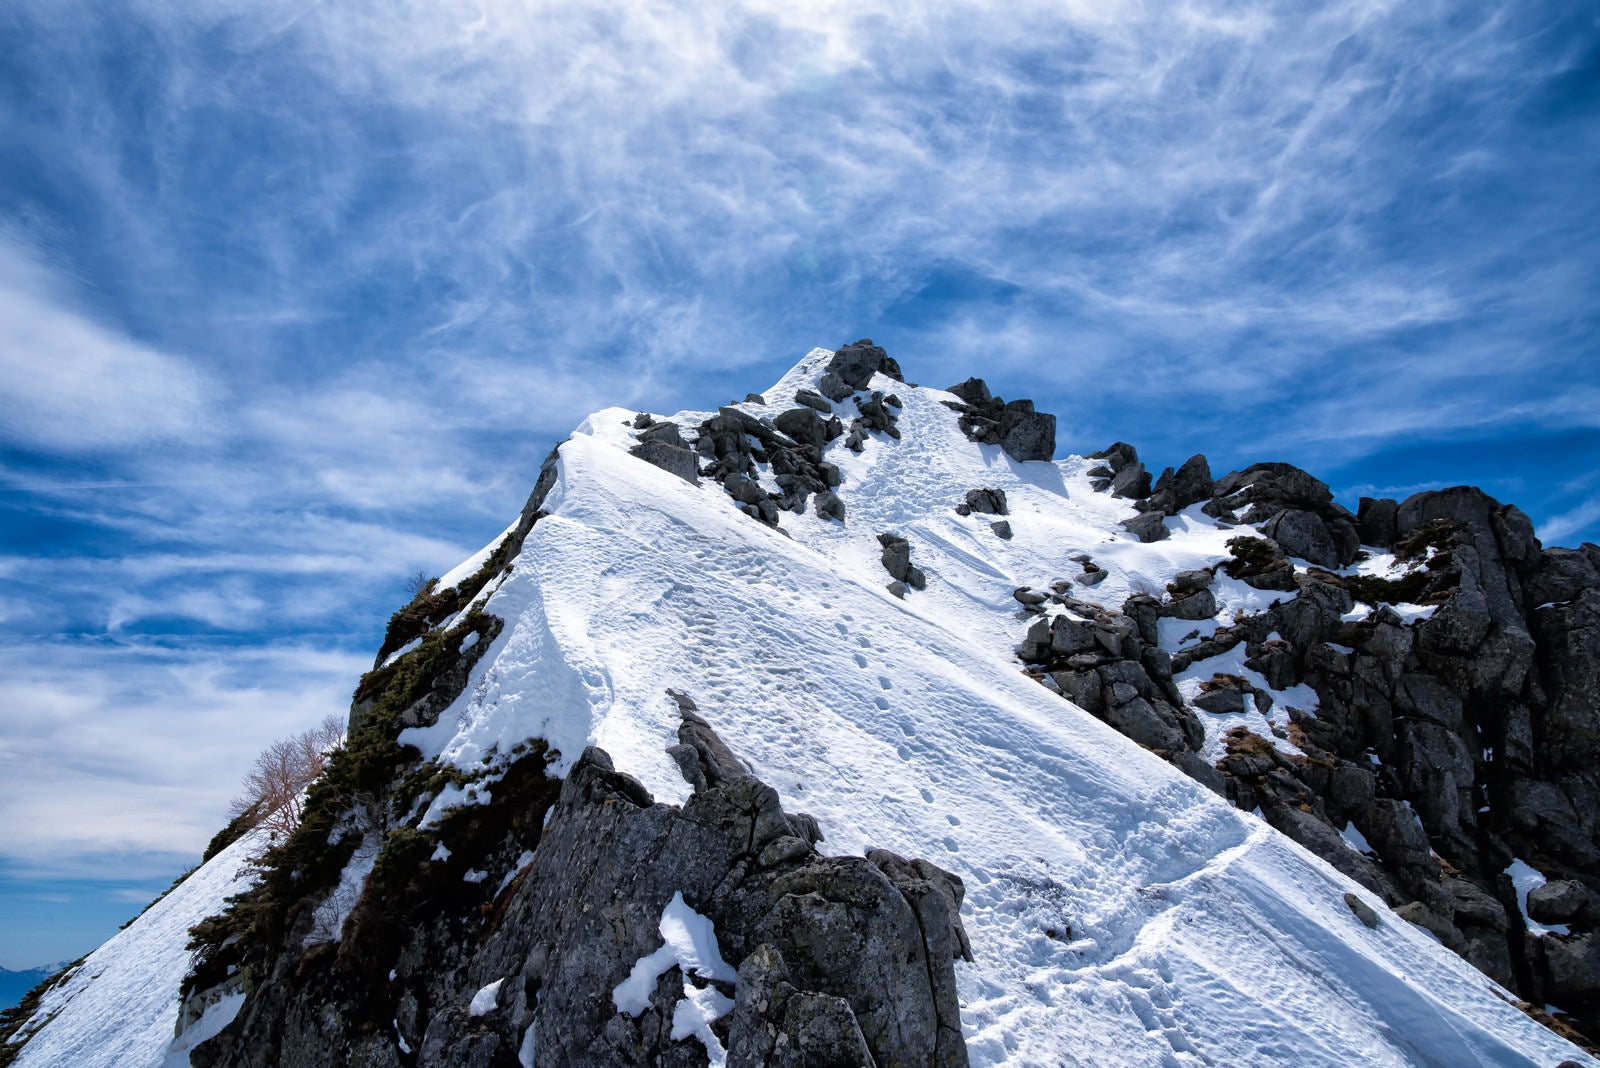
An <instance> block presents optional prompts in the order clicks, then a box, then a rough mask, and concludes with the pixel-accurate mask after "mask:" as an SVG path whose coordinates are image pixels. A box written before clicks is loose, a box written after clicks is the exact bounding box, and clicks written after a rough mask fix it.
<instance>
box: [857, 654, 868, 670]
mask: <svg viewBox="0 0 1600 1068" xmlns="http://www.w3.org/2000/svg"><path fill="white" fill-rule="evenodd" d="M866 666H867V658H866V657H864V656H862V655H861V654H860V653H857V654H856V667H858V668H864V667H866Z"/></svg>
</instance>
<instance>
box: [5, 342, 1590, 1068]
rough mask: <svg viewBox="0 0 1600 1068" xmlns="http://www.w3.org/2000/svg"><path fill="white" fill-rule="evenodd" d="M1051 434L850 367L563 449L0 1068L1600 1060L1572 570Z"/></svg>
mask: <svg viewBox="0 0 1600 1068" xmlns="http://www.w3.org/2000/svg"><path fill="white" fill-rule="evenodd" d="M1055 435H1056V422H1055V418H1054V417H1053V416H1051V415H1048V414H1046V413H1041V412H1037V411H1035V410H1034V407H1033V405H1032V404H1031V403H1029V402H1028V401H1026V400H1012V401H1010V402H1006V401H1004V400H1002V399H1001V398H998V397H995V396H993V395H992V394H991V392H990V390H989V388H988V387H987V385H985V384H984V383H983V382H981V381H979V380H977V379H971V380H968V381H967V382H964V383H962V384H960V385H958V386H956V387H953V388H952V389H950V390H948V391H941V390H936V389H929V388H923V387H918V386H915V385H911V384H909V383H906V382H905V381H903V377H902V374H901V371H900V368H899V367H898V366H897V364H896V363H895V362H894V361H893V360H892V359H890V358H889V357H888V355H887V354H886V353H884V351H883V350H882V349H881V348H878V347H876V346H874V345H873V344H872V343H871V342H870V341H861V342H857V343H855V344H853V345H847V346H845V347H843V348H841V349H839V350H837V351H833V352H830V351H827V350H821V349H818V350H814V351H812V352H811V353H809V354H808V355H807V356H806V357H805V358H804V359H802V360H801V361H800V362H799V363H798V364H797V365H796V366H795V367H794V368H793V369H792V370H791V371H789V373H788V374H786V375H785V376H784V377H783V378H782V379H781V380H780V381H779V382H778V383H777V384H776V385H775V386H773V387H772V388H771V389H768V390H767V391H766V392H765V393H764V394H760V395H756V394H751V395H750V396H748V397H747V398H746V399H745V400H744V401H742V402H738V403H734V404H729V405H727V406H725V407H722V408H719V409H717V410H716V411H698V412H679V413H676V414H674V415H656V414H649V413H638V412H633V411H625V410H622V409H608V410H605V411H601V412H597V413H595V414H594V415H592V416H590V417H589V418H588V419H587V420H585V421H584V423H583V424H582V425H581V426H580V427H578V429H577V430H576V431H575V432H574V433H573V435H572V436H571V437H570V438H569V439H568V440H567V441H565V442H563V443H562V444H561V445H560V446H558V448H557V449H556V450H555V451H554V452H553V453H552V454H551V456H550V458H549V459H548V460H547V461H546V462H545V464H544V466H543V468H542V470H541V471H540V472H539V475H538V479H537V485H536V487H535V489H534V492H533V495H532V497H531V498H530V499H529V501H528V504H527V506H526V507H525V508H524V509H523V511H522V513H521V514H520V515H519V516H518V517H517V519H516V520H515V521H514V522H512V523H511V525H510V526H509V527H508V528H507V530H506V531H505V533H504V534H502V535H501V536H500V537H499V538H497V539H495V541H494V542H492V543H491V544H490V545H488V546H486V547H485V549H484V550H483V551H482V552H480V553H479V554H477V555H476V556H474V557H473V558H472V559H470V560H468V561H465V562H464V563H463V564H461V565H460V566H459V567H457V568H456V569H454V570H453V571H451V572H450V573H448V574H446V575H444V576H442V577H441V578H439V579H438V580H437V581H435V582H434V583H433V584H431V585H430V586H429V587H428V588H426V589H424V590H422V591H421V592H420V593H419V594H418V595H417V598H416V599H415V600H414V601H413V602H412V603H411V604H409V605H407V606H406V607H405V608H403V609H401V610H400V611H399V612H397V613H396V614H395V616H394V617H393V618H392V619H391V621H390V625H389V630H388V634H387V635H386V639H385V642H384V645H383V648H382V649H381V650H380V651H379V653H378V656H377V661H376V663H375V665H374V668H373V670H372V671H371V672H370V673H368V674H367V675H366V676H365V677H364V678H363V679H362V680H361V683H360V685H359V687H358V688H357V690H356V694H355V698H354V701H353V704H352V709H351V714H350V724H349V733H348V737H347V740H346V743H345V745H344V747H343V748H342V749H340V750H338V751H336V752H335V753H334V754H333V755H332V757H331V758H330V760H329V766H328V770H327V772H326V773H325V775H324V776H323V778H322V779H320V780H319V781H318V782H317V783H316V784H314V785H313V786H312V788H311V790H310V792H309V795H308V797H307V799H306V803H305V808H304V817H303V821H302V822H301V824H300V827H299V829H298V830H297V831H295V832H294V833H293V834H292V835H291V836H289V837H288V838H286V839H283V840H279V841H277V842H268V841H267V840H266V838H265V836H264V834H263V832H261V831H256V832H252V833H250V834H246V835H245V836H244V837H243V838H241V839H240V840H238V841H236V842H233V843H232V844H231V845H230V844H227V843H226V841H219V842H217V843H215V846H216V849H217V852H216V853H215V855H214V856H213V857H211V859H209V861H208V862H207V864H206V865H205V866H203V867H202V868H201V869H200V870H199V871H198V872H197V873H196V874H195V875H194V876H192V877H191V878H190V879H189V880H188V881H187V882H185V883H184V884H183V885H181V886H179V887H178V888H177V889H176V890H174V891H173V892H172V894H171V895H169V896H168V898H167V899H165V900H164V901H163V902H162V903H161V904H160V905H159V906H157V907H156V908H153V909H151V910H150V912H149V913H147V914H146V916H145V917H144V918H141V920H140V921H138V922H137V923H135V924H133V925H132V926H131V927H130V928H129V929H128V930H127V931H125V932H124V933H123V934H122V935H119V936H118V937H117V938H115V939H113V940H112V941H111V942H109V943H107V945H106V946H105V947H103V948H102V949H101V950H99V951H97V952H96V953H95V954H93V955H91V956H90V957H89V958H88V959H87V960H86V961H85V962H83V963H82V964H81V965H80V966H78V967H76V968H75V969H70V970H69V971H68V972H67V973H65V974H64V975H63V976H61V977H58V978H57V979H56V980H55V981H54V984H53V985H51V986H50V987H49V988H47V989H45V990H43V991H40V992H38V994H37V996H36V997H35V998H34V999H33V1000H34V1005H33V1007H32V1008H31V1009H30V1010H29V1011H28V1012H26V1013H23V1014H20V1015H19V1016H18V1017H15V1018H13V1021H12V1034H11V1036H10V1039H9V1041H10V1043H11V1044H10V1045H9V1046H8V1047H7V1049H8V1051H9V1053H10V1055H12V1056H14V1057H15V1063H16V1064H18V1065H45V1064H61V1063H72V1064H78V1065H92V1064H107V1065H109V1064H113V1063H115V1064H118V1065H158V1064H162V1063H164V1062H165V1063H184V1062H185V1061H187V1063H191V1064H194V1065H199V1066H208V1065H218V1066H220V1065H251V1066H255V1065H261V1066H266V1065H308V1066H309V1065H325V1064H330V1063H339V1064H360V1065H373V1066H378V1065H383V1066H400V1065H413V1064H416V1065H474V1066H477V1065H482V1066H492V1065H519V1064H520V1065H533V1064H539V1065H602V1064H604V1065H624V1064H629V1065H631V1064H636V1065H645V1064H651V1065H655V1064H660V1065H685V1066H688V1065H704V1064H712V1065H724V1064H726V1065H729V1066H748V1065H796V1066H798V1065H833V1064H838V1065H846V1064H848V1065H858V1064H876V1065H880V1066H888V1065H930V1064H938V1065H965V1064H973V1065H999V1064H1010V1065H1019V1066H1020V1065H1057V1064H1086V1065H1107V1064H1129V1065H1146V1064H1148V1065H1157V1064H1171V1065H1181V1064H1215V1063H1226V1064H1251V1065H1261V1064H1284V1065H1288V1064H1293V1065H1348V1064H1350V1063H1352V1062H1355V1061H1360V1062H1363V1063H1368V1064H1372V1065H1410V1064H1440V1065H1443V1064H1448V1065H1470V1064H1496V1065H1499V1064H1533V1065H1547V1066H1555V1065H1557V1064H1558V1063H1562V1062H1565V1061H1568V1060H1570V1061H1572V1062H1574V1063H1583V1064H1595V1063H1597V1062H1595V1061H1594V1060H1592V1059H1590V1058H1589V1057H1587V1055H1586V1054H1585V1053H1584V1052H1583V1051H1582V1050H1580V1049H1579V1048H1578V1047H1577V1046H1575V1045H1574V1044H1573V1043H1572V1042H1570V1041H1569V1040H1568V1037H1571V1038H1576V1039H1579V1040H1580V1041H1582V1040H1583V1034H1584V1033H1587V1034H1588V1035H1590V1036H1594V1035H1597V1034H1600V978H1597V977H1600V966H1597V963H1596V954H1597V952H1600V942H1597V939H1600V935H1596V933H1595V930H1594V928H1595V922H1596V920H1597V919H1600V900H1597V899H1596V897H1595V891H1596V889H1597V888H1600V879H1597V876H1600V867H1597V862H1596V861H1597V854H1596V850H1597V848H1600V836H1597V824H1596V821H1597V818H1600V816H1597V814H1600V796H1597V784H1600V780H1597V778H1596V772H1595V771H1594V769H1595V768H1597V767H1600V712H1597V705H1596V703H1597V701H1600V686H1597V685H1596V683H1597V680H1596V678H1595V675H1594V672H1595V666H1594V665H1595V664H1596V663H1597V662H1600V657H1597V656H1596V652H1597V648H1596V645H1595V642H1596V635H1600V573H1597V570H1596V568H1597V566H1600V550H1597V549H1595V547H1594V546H1585V547H1584V548H1583V549H1582V550H1562V549H1549V550H1545V549H1542V548H1541V547H1540V546H1539V544H1538V542H1537V541H1536V540H1535V539H1534V537H1533V534H1532V529H1531V526H1530V524H1529V523H1528V521H1527V519H1526V518H1525V517H1524V516H1522V514H1521V513H1520V512H1518V511H1517V510H1516V509H1515V508H1509V507H1505V506H1501V505H1499V504H1498V503H1496V502H1494V501H1492V500H1490V499H1489V498H1487V497H1485V496H1484V495H1483V494H1481V493H1479V492H1477V491H1475V490H1469V489H1458V490H1448V491H1442V492H1439V493H1430V494H1421V495H1418V496H1416V497H1413V498H1410V499H1408V500H1407V501H1405V502H1393V501H1363V502H1362V507H1361V508H1360V510H1359V511H1358V512H1357V513H1354V514H1352V513H1350V512H1348V511H1347V510H1345V509H1343V508H1341V507H1340V506H1339V505H1337V504H1335V503H1334V502H1333V499H1332V495H1331V493H1329V491H1328V489H1327V487H1326V486H1324V485H1323V484H1322V483H1320V482H1318V481H1317V480H1316V479H1314V478H1312V477H1311V476H1310V475H1307V474H1306V473H1305V472H1302V471H1299V470H1297V469H1295V468H1292V467H1289V466H1287V465H1283V464H1261V465H1257V466H1254V467H1251V468H1248V469H1246V470H1245V471H1242V472H1235V473H1232V474H1228V475H1226V476H1224V477H1222V478H1220V479H1214V478H1213V477H1212V473H1211V471H1210V469H1209V466H1208V464H1207V463H1206V461H1205V459H1204V457H1200V456H1197V457H1194V458H1191V459H1190V460H1189V461H1188V462H1186V463H1184V464H1182V465H1181V466H1179V467H1177V468H1175V469H1173V468H1169V469H1167V470H1166V471H1164V472H1163V473H1161V474H1160V475H1159V477H1156V478H1152V477H1151V475H1150V474H1149V473H1148V472H1147V471H1146V470H1145V468H1144V467H1143V465H1142V464H1141V462H1140V461H1139V459H1138V456H1137V453H1136V452H1135V450H1133V449H1132V448H1131V447H1130V446H1127V445H1125V444H1120V443H1119V444H1117V445H1114V446H1112V447H1111V448H1109V449H1107V450H1105V451H1104V452H1103V453H1101V454H1099V455H1097V456H1093V457H1077V456H1071V457H1067V458H1065V459H1062V460H1055V459H1053V454H1054V450H1055ZM224 847H225V848H224ZM263 852H264V854H265V855H264V857H262V859H261V860H260V874H259V876H258V877H256V878H255V881H254V882H253V883H251V882H250V881H249V880H250V874H249V870H250V865H249V861H248V860H247V858H248V857H250V856H252V855H260V854H262V853H263ZM229 894H231V895H232V896H231V897H227V900H226V902H225V901H224V897H225V896H227V895H229ZM188 925H194V936H193V937H194V943H193V948H194V950H195V953H194V956H193V958H192V961H191V960H189V959H188V958H185V957H183V956H182V955H181V953H179V952H178V951H179V950H181V949H182V945H181V943H182V940H183V938H184V935H183V933H182V931H183V928H184V927H185V926H188ZM180 961H182V962H184V963H186V964H187V966H188V970H187V973H185V970H184V966H182V964H180V963H179V962H180ZM180 986H181V990H180ZM129 989H138V990H140V991H144V992H147V993H148V996H147V997H145V998H143V1000H139V1001H137V1002H135V1001H132V1000H130V1001H128V1002H127V1003H128V1004H129V1005H130V1006H132V1007H130V1008H128V1009H127V1010H126V1011H125V1012H124V1013H123V1014H122V1016H121V1017H120V1018H119V1017H114V1016H111V1015H109V1014H108V1012H107V1010H106V1009H105V1008H104V1005H105V1004H106V1000H107V999H106V997H105V996H104V995H105V994H106V993H107V992H109V991H119V990H120V991H126V990H129ZM1513 991H1515V992H1513ZM180 996H181V1003H180ZM96 1005H98V1006H101V1007H100V1008H95V1007H94V1006H96ZM1524 1010H1526V1011H1524ZM1535 1016H1537V1017H1538V1019H1535V1018H1534V1017H1535ZM174 1031H176V1037H174ZM1558 1032H1560V1033H1558ZM1563 1034H1565V1035H1566V1036H1568V1037H1563ZM101 1050H112V1051H114V1053H113V1054H103V1053H101V1052H98V1051H101ZM108 1056H110V1057H111V1059H107V1057H108ZM169 1058H170V1060H169Z"/></svg>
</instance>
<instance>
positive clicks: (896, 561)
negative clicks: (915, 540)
mask: <svg viewBox="0 0 1600 1068" xmlns="http://www.w3.org/2000/svg"><path fill="white" fill-rule="evenodd" d="M878 544H879V545H881V546H883V552H882V554H881V555H880V557H879V559H880V560H881V561H882V562H883V569H884V570H885V571H887V572H889V575H890V576H891V577H892V578H894V579H895V581H897V582H904V583H905V584H906V585H907V586H909V587H911V588H912V589H914V590H920V589H922V588H923V587H925V586H926V585H927V584H928V577H927V576H926V575H924V574H923V573H922V569H921V568H918V567H916V566H915V565H914V564H912V563H911V543H910V542H908V541H906V539H905V538H902V537H901V536H900V535H898V534H879V535H878ZM896 596H900V595H899V594H897V595H896Z"/></svg>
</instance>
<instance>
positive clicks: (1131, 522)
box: [1122, 512, 1172, 542]
mask: <svg viewBox="0 0 1600 1068" xmlns="http://www.w3.org/2000/svg"><path fill="white" fill-rule="evenodd" d="M1122 526H1123V529H1125V530H1127V531H1128V533H1130V534H1132V535H1133V536H1134V537H1136V538H1138V539H1139V540H1140V541H1142V542H1153V541H1162V540H1163V539H1166V538H1169V537H1171V536H1172V531H1170V530H1168V529H1167V524H1166V522H1165V521H1164V518H1163V516H1162V514H1161V513H1160V512H1146V513H1145V514H1144V515H1141V516H1135V517H1134V518H1132V519H1125V520H1123V522H1122Z"/></svg>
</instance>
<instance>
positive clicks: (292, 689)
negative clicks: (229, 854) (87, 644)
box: [0, 644, 367, 876]
mask: <svg viewBox="0 0 1600 1068" xmlns="http://www.w3.org/2000/svg"><path fill="white" fill-rule="evenodd" d="M362 661H363V658H358V657H353V656H349V655H344V654H338V653H328V652H322V651H319V650H316V649H311V648H297V647H292V646H284V647H277V648H265V649H254V650H250V651H247V652H234V653H230V654H228V655H225V656H224V655H213V656H199V655H194V654H193V653H188V654H183V655H177V654H172V653H163V652H162V651H160V650H140V649H134V648H123V649H120V650H112V651H108V650H106V649H105V648H81V647H73V646H68V645H60V644H51V645H45V646H34V647H30V648H19V647H16V646H9V647H0V673H3V674H4V676H5V677H6V679H7V721H6V731H5V732H4V734H3V735H0V776H3V777H4V778H5V781H6V783H7V788H6V790H5V791H4V794H3V795H0V826H3V827H5V828H6V832H5V834H4V835H3V836H0V857H3V858H4V859H5V860H7V861H9V862H12V863H13V864H14V865H15V866H17V867H18V868H19V869H22V870H25V871H28V872H31V873H33V874H36V875H39V876H59V875H62V874H68V875H99V874H103V873H101V872H97V871H95V870H94V868H95V864H96V861H95V859H94V858H95V857H97V856H105V855H112V854H124V853H128V854H139V853H154V854H168V855H171V854H180V855H183V854H186V855H192V856H198V854H199V851H200V850H201V849H203V848H204V846H205V844H206V842H207V841H208V840H209V839H210V837H211V835H212V834H214V833H215V832H216V831H217V830H218V829H219V828H220V827H221V826H222V823H223V822H224V821H225V819H226V816H227V811H226V810H227V804H228V801H229V799H230V798H231V797H233V796H234V795H235V794H236V793H237V791H238V788H239V783H240V781H241V780H242V777H243V774H244V772H245V771H246V770H247V769H248V766H249V763H250V761H251V760H252V759H253V758H254V756H255V754H256V753H258V752H259V751H260V750H261V749H262V748H264V747H265V746H266V744H267V743H269V742H271V741H273V740H274V739H276V738H279V737H282V736H285V735H287V734H290V733H293V732H295V731H298V730H303V729H305V728H306V727H307V726H309V725H312V724H315V723H317V722H319V721H320V720H321V719H322V717H324V716H325V715H327V714H328V713H330V712H338V713H342V712H343V711H344V710H345V708H346V707H347V705H348V702H349V693H350V689H351V685H352V682H351V680H353V679H354V678H356V677H357V676H358V674H359V672H360V671H361V670H362V669H363V668H364V667H366V666H367V665H366V664H365V663H363V662H362Z"/></svg>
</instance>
